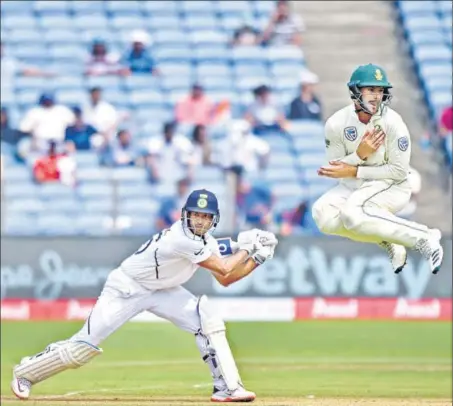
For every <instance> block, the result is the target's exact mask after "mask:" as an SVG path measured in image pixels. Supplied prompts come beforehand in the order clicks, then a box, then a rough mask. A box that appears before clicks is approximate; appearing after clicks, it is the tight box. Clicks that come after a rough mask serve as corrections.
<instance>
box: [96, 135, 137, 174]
mask: <svg viewBox="0 0 453 406" xmlns="http://www.w3.org/2000/svg"><path fill="white" fill-rule="evenodd" d="M140 158H141V153H140V149H139V148H138V147H137V146H136V145H135V143H134V142H133V140H132V136H131V133H130V132H129V131H128V130H120V131H118V134H117V137H116V140H115V141H114V142H113V143H112V144H109V145H107V146H106V147H105V148H104V149H103V150H102V152H101V162H102V163H103V164H104V165H108V166H115V167H120V166H134V165H140V164H141V163H142V160H141V159H140Z"/></svg>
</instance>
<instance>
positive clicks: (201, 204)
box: [197, 197, 208, 209]
mask: <svg viewBox="0 0 453 406" xmlns="http://www.w3.org/2000/svg"><path fill="white" fill-rule="evenodd" d="M207 205H208V201H207V200H206V198H205V197H200V198H199V199H198V201H197V206H198V207H199V208H200V209H204V208H205V207H206V206H207Z"/></svg>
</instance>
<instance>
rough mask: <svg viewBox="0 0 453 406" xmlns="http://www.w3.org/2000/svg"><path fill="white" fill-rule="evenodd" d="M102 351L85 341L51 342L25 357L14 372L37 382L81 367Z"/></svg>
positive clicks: (18, 376)
mask: <svg viewBox="0 0 453 406" xmlns="http://www.w3.org/2000/svg"><path fill="white" fill-rule="evenodd" d="M101 353H102V349H101V348H98V347H96V346H94V345H91V344H89V343H87V342H85V341H63V342H60V343H58V344H57V343H55V344H50V345H49V346H48V347H47V348H46V349H45V350H44V351H42V352H40V353H38V354H36V355H34V356H33V357H30V358H28V359H24V360H23V362H22V363H21V364H20V365H17V366H16V367H15V368H14V374H15V376H16V377H17V378H25V379H27V380H29V381H30V382H31V383H32V384H35V383H38V382H41V381H44V380H45V379H47V378H50V377H51V376H54V375H56V374H58V373H59V372H62V371H65V370H66V369H75V368H79V367H81V366H82V365H85V364H86V363H88V362H89V361H90V360H91V359H92V358H94V357H95V356H97V355H99V354H101Z"/></svg>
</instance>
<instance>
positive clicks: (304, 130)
mask: <svg viewBox="0 0 453 406" xmlns="http://www.w3.org/2000/svg"><path fill="white" fill-rule="evenodd" d="M287 131H288V133H289V134H290V135H291V136H292V137H294V138H296V137H313V138H314V137H318V138H319V139H321V140H324V125H323V124H322V123H321V122H319V121H316V120H292V121H290V124H289V128H288V130H287Z"/></svg>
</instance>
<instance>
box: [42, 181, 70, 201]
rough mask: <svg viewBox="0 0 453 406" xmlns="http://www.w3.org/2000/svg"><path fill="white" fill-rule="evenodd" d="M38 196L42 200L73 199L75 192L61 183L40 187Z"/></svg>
mask: <svg viewBox="0 0 453 406" xmlns="http://www.w3.org/2000/svg"><path fill="white" fill-rule="evenodd" d="M38 194H39V196H40V197H41V199H44V200H52V199H63V198H72V197H74V196H75V191H74V189H73V188H72V187H70V186H66V185H62V184H60V183H46V184H43V185H41V186H40V187H39V190H38Z"/></svg>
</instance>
